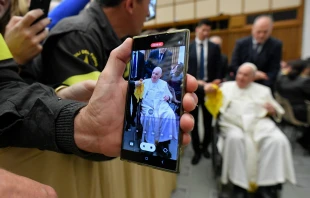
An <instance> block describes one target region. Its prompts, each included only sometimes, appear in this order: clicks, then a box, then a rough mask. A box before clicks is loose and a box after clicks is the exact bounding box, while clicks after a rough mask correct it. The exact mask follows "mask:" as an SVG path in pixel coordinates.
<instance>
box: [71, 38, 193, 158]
mask: <svg viewBox="0 0 310 198" xmlns="http://www.w3.org/2000/svg"><path fill="white" fill-rule="evenodd" d="M131 47H132V39H127V40H126V41H125V42H124V43H123V44H122V45H121V46H119V47H118V48H116V49H115V50H113V51H112V52H111V54H110V58H109V60H108V62H107V65H106V67H105V69H104V70H103V71H102V73H101V75H100V77H99V79H98V82H97V85H96V88H95V90H94V93H93V95H92V97H91V99H90V101H89V103H88V105H87V106H86V107H84V108H82V109H81V110H80V112H79V114H78V115H77V116H76V117H75V120H74V131H75V132H74V139H75V143H76V144H77V146H78V147H79V148H80V149H82V150H84V151H88V152H94V153H101V154H104V155H106V156H110V157H116V156H119V155H120V150H121V141H122V131H123V123H124V113H125V101H126V91H127V86H128V83H127V82H126V81H125V80H124V79H123V77H122V75H123V73H124V70H125V67H126V63H127V62H128V61H129V60H130V53H131ZM197 86H198V85H197V81H196V79H195V78H194V77H193V76H191V75H187V82H186V90H187V92H188V93H186V94H185V95H184V97H183V107H184V110H185V111H186V113H184V114H183V115H182V117H181V120H180V127H181V129H182V131H183V144H188V143H189V142H190V135H189V134H188V132H190V131H191V130H192V129H193V127H194V119H193V117H192V116H191V115H190V114H189V113H188V112H189V111H192V110H193V109H194V108H195V107H196V105H197V102H198V99H197V96H196V95H195V94H194V93H193V92H194V91H195V90H196V89H197Z"/></svg>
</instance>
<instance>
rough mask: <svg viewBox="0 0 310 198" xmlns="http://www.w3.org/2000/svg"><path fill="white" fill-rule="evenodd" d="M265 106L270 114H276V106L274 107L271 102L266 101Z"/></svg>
mask: <svg viewBox="0 0 310 198" xmlns="http://www.w3.org/2000/svg"><path fill="white" fill-rule="evenodd" d="M264 107H265V108H266V109H267V111H268V115H270V116H274V115H275V114H276V110H275V109H274V107H273V106H272V105H271V104H269V103H266V104H265V105H264Z"/></svg>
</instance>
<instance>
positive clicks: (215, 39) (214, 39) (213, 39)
mask: <svg viewBox="0 0 310 198" xmlns="http://www.w3.org/2000/svg"><path fill="white" fill-rule="evenodd" d="M210 41H211V42H212V43H215V44H217V45H219V46H220V47H222V43H223V40H222V38H221V37H219V36H211V37H210Z"/></svg>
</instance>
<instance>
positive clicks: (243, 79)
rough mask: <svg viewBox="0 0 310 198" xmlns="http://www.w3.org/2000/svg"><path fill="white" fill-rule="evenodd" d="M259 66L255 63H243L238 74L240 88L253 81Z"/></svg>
mask: <svg viewBox="0 0 310 198" xmlns="http://www.w3.org/2000/svg"><path fill="white" fill-rule="evenodd" d="M256 71H257V67H256V66H255V65H254V64H253V63H243V64H242V65H241V66H240V67H239V69H238V73H237V76H236V82H237V85H238V87H239V88H241V89H243V88H246V87H247V86H248V85H249V84H250V83H251V82H253V81H254V77H255V72H256Z"/></svg>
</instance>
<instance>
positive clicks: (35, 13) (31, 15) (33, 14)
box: [20, 9, 44, 27]
mask: <svg viewBox="0 0 310 198" xmlns="http://www.w3.org/2000/svg"><path fill="white" fill-rule="evenodd" d="M43 14H44V13H43V11H42V10H41V9H35V10H31V11H29V12H28V13H27V14H26V15H25V16H24V18H23V20H21V21H20V23H21V25H22V26H26V27H29V26H31V25H32V24H33V22H35V20H37V19H38V18H39V17H40V16H42V15H43Z"/></svg>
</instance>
